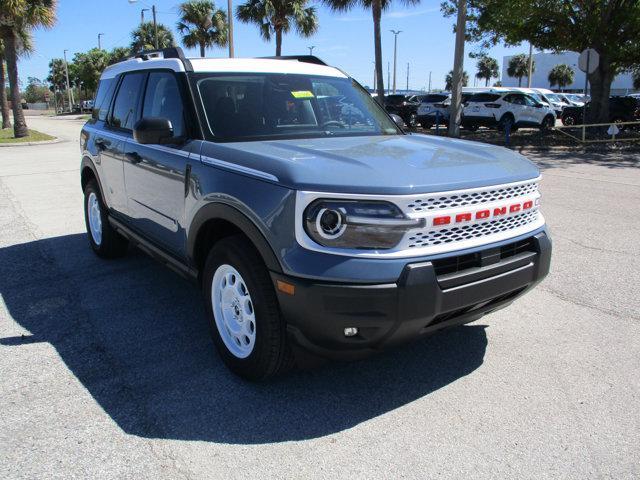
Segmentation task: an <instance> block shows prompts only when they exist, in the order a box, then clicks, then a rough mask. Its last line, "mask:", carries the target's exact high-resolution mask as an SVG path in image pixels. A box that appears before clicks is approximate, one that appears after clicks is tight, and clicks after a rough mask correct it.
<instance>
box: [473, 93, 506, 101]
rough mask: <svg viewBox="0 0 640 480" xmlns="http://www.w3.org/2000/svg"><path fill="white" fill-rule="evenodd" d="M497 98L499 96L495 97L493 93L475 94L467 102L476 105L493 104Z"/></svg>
mask: <svg viewBox="0 0 640 480" xmlns="http://www.w3.org/2000/svg"><path fill="white" fill-rule="evenodd" d="M499 98H500V95H496V94H495V93H476V94H475V95H472V96H471V98H470V99H469V100H468V101H469V102H478V103H484V102H495V101H496V100H498V99H499Z"/></svg>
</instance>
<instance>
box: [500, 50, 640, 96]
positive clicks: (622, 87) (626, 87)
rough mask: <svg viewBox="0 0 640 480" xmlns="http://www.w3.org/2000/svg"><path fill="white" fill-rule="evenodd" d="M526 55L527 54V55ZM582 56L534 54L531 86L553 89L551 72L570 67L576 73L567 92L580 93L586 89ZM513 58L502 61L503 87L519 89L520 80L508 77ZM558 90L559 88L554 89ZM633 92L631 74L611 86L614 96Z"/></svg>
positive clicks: (571, 53) (525, 78) (525, 80)
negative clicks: (582, 69)
mask: <svg viewBox="0 0 640 480" xmlns="http://www.w3.org/2000/svg"><path fill="white" fill-rule="evenodd" d="M525 55H526V53H525ZM579 56H580V54H578V53H576V52H561V53H534V54H533V60H534V61H535V67H536V69H535V71H534V72H533V78H532V81H531V86H532V87H533V88H551V86H550V85H549V78H548V77H549V71H550V70H551V69H552V68H553V67H555V66H556V65H558V64H561V63H563V64H565V65H569V66H570V67H571V68H572V69H573V71H574V72H575V76H574V80H573V83H572V84H571V85H568V86H567V87H565V88H564V90H565V91H576V92H577V91H579V92H582V91H583V89H584V73H583V72H581V71H580V69H579V68H578V57H579ZM509 59H511V56H509V57H504V58H503V59H502V85H503V86H504V87H517V86H518V79H517V78H515V77H510V76H509V75H507V67H508V66H509ZM522 86H523V87H526V86H527V77H524V78H523V79H522ZM553 90H558V86H557V85H556V86H555V87H553ZM632 91H633V79H632V76H631V74H630V73H625V74H622V75H618V76H617V77H616V78H615V79H614V80H613V83H612V84H611V94H612V95H624V94H627V93H630V92H632Z"/></svg>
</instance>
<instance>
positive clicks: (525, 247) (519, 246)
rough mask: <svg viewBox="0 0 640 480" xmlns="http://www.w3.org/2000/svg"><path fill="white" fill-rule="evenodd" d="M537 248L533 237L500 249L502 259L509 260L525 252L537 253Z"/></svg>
mask: <svg viewBox="0 0 640 480" xmlns="http://www.w3.org/2000/svg"><path fill="white" fill-rule="evenodd" d="M535 251H536V249H535V246H534V243H533V237H532V238H527V239H525V240H520V241H519V242H514V243H510V244H508V245H503V246H502V247H500V258H501V259H503V258H509V257H515V256H516V255H518V254H519V253H524V252H535Z"/></svg>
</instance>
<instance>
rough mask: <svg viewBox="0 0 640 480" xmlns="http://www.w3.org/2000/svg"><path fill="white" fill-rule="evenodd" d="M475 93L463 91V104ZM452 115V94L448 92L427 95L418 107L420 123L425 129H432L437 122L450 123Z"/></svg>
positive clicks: (441, 123)
mask: <svg viewBox="0 0 640 480" xmlns="http://www.w3.org/2000/svg"><path fill="white" fill-rule="evenodd" d="M472 95H473V93H464V92H463V93H462V95H461V100H462V104H463V105H464V103H465V102H466V101H467V100H468V99H469V98H471V96H472ZM450 117H451V94H450V93H448V92H443V93H432V94H430V95H425V99H424V100H423V101H422V103H421V104H420V106H419V107H418V119H417V120H418V123H419V124H420V125H421V126H422V128H424V129H425V130H428V129H430V128H431V127H433V126H434V125H435V124H436V123H439V124H440V125H445V126H447V125H449V118H450Z"/></svg>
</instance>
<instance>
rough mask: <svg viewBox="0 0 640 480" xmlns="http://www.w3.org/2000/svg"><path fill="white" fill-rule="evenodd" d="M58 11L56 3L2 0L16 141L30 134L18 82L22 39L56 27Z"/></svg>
mask: <svg viewBox="0 0 640 480" xmlns="http://www.w3.org/2000/svg"><path fill="white" fill-rule="evenodd" d="M55 12H56V0H0V39H2V43H3V44H4V55H5V60H6V62H7V72H8V76H9V89H10V95H11V108H12V110H13V135H14V136H15V137H16V138H21V137H26V136H27V135H29V129H28V128H27V122H26V121H25V118H24V112H23V111H22V103H21V101H20V100H21V99H20V84H19V82H18V56H19V53H20V40H21V38H24V34H25V32H29V30H31V29H32V28H35V27H44V28H48V27H51V26H53V24H54V23H55V20H56V15H55Z"/></svg>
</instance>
